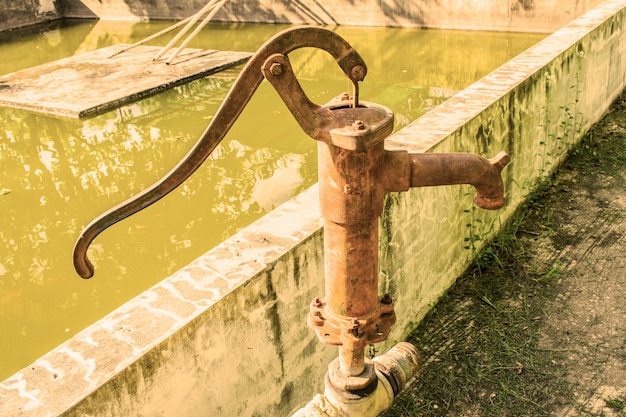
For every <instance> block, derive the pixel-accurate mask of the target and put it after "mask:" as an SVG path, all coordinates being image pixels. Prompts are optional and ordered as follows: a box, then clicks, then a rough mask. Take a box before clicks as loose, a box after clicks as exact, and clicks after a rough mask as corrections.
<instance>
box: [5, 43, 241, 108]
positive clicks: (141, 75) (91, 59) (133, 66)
mask: <svg viewBox="0 0 626 417" xmlns="http://www.w3.org/2000/svg"><path fill="white" fill-rule="evenodd" d="M125 46H126V45H114V46H110V47H107V48H102V49H97V50H95V51H92V52H87V53H84V54H80V55H75V56H72V57H69V58H64V59H61V60H58V61H54V62H50V63H48V64H44V65H39V66H37V67H33V68H28V69H25V70H21V71H18V72H14V73H12V74H7V75H4V76H2V77H0V105H2V106H7V107H14V108H20V109H25V110H31V111H36V112H40V113H47V114H53V115H57V116H65V117H74V118H81V117H87V116H93V115H96V114H100V113H104V112H106V111H109V110H111V109H113V108H116V107H119V106H121V105H124V104H127V103H129V102H131V101H136V100H139V99H142V98H145V97H147V96H150V95H153V94H156V93H158V92H160V91H163V90H165V89H168V88H172V87H174V86H177V85H180V84H183V83H186V82H189V81H191V80H194V79H197V78H201V77H204V76H207V75H210V74H213V73H216V72H219V71H222V70H224V69H227V68H230V67H233V66H235V65H238V64H241V63H243V62H245V61H246V60H247V59H248V58H249V57H250V56H251V54H250V53H248V52H230V51H210V50H202V49H185V50H183V51H182V52H181V53H180V55H179V56H178V57H177V58H176V59H175V60H174V61H173V62H172V63H171V64H170V65H167V64H165V61H164V60H158V61H153V58H154V57H155V56H156V54H157V52H158V51H159V50H160V49H161V48H159V47H156V46H144V45H141V46H138V47H136V48H133V49H131V50H129V51H126V52H124V53H122V54H119V55H117V56H115V57H113V58H110V57H111V55H113V54H114V53H115V52H117V51H120V50H121V49H122V48H124V47H125Z"/></svg>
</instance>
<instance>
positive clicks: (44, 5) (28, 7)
mask: <svg viewBox="0 0 626 417" xmlns="http://www.w3.org/2000/svg"><path fill="white" fill-rule="evenodd" d="M62 16H63V9H62V5H61V1H60V0H20V1H16V0H0V32H2V31H3V30H9V29H15V28H19V27H23V26H28V25H33V24H37V23H42V22H47V21H50V20H56V19H60V18H61V17H62Z"/></svg>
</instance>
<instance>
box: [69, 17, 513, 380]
mask: <svg viewBox="0 0 626 417" xmlns="http://www.w3.org/2000/svg"><path fill="white" fill-rule="evenodd" d="M305 46H307V47H315V48H320V49H323V50H325V51H328V52H329V53H330V54H331V55H333V57H334V58H335V59H336V61H337V63H338V64H339V66H340V67H341V68H342V70H343V72H344V73H345V74H346V76H347V77H348V79H350V80H351V82H352V83H353V85H354V94H353V96H349V95H348V94H345V93H344V94H342V95H341V96H339V97H337V98H336V99H335V100H333V101H331V102H330V103H328V104H326V105H324V106H320V105H317V104H315V103H313V102H312V101H310V100H309V98H308V97H307V96H306V94H305V93H304V91H303V90H302V87H301V86H300V84H299V83H298V80H297V79H296V77H295V75H294V73H293V69H292V67H291V64H290V63H289V58H288V56H287V54H288V53H289V52H291V51H293V50H294V49H297V48H301V47H305ZM366 68H367V67H366V66H365V63H364V62H363V60H362V59H361V57H360V56H359V55H358V53H356V51H354V50H353V49H352V48H351V47H350V45H349V44H348V43H347V42H346V41H345V40H343V39H341V38H340V37H339V36H337V35H336V34H334V33H333V32H330V31H328V30H325V29H321V28H316V27H305V28H296V29H291V30H287V31H284V32H282V33H280V34H278V35H276V36H275V37H273V38H272V39H270V40H269V41H268V42H267V43H266V44H265V45H264V46H262V47H261V49H259V51H258V52H257V53H256V54H255V55H254V56H253V57H252V58H251V59H250V60H249V61H248V64H247V65H246V67H245V68H244V69H243V71H242V73H241V75H240V76H239V78H238V79H237V81H236V82H235V84H234V85H233V87H232V89H231V91H230V93H229V94H228V96H227V97H226V99H225V101H224V103H223V104H222V106H221V107H220V109H219V110H218V112H217V114H216V116H215V117H214V119H213V121H212V123H211V124H210V125H209V127H208V128H207V130H206V131H205V132H204V134H203V135H202V137H201V138H200V140H199V141H198V142H197V144H196V145H195V146H194V148H193V149H192V150H191V151H190V152H189V153H188V154H187V156H186V157H185V158H184V159H183V160H182V161H181V162H180V163H179V164H178V165H177V166H176V167H175V168H174V169H173V170H172V171H171V172H170V173H169V174H168V175H166V176H165V177H164V178H163V179H162V180H160V181H159V182H157V183H156V184H155V185H153V186H152V187H150V188H148V189H147V190H146V191H144V192H142V193H140V194H139V195H137V196H136V197H133V198H131V199H130V200H128V201H126V202H124V203H122V204H120V205H119V206H117V207H115V208H113V209H111V210H110V211H109V212H107V213H105V214H103V215H102V216H100V217H99V218H97V219H96V220H94V221H93V222H92V223H91V224H90V225H89V226H87V228H86V229H85V230H84V231H83V233H82V235H81V236H80V238H79V239H78V242H77V244H76V247H75V251H74V263H75V266H76V270H77V271H78V273H79V274H80V275H81V276H83V277H85V278H87V277H90V276H91V275H92V274H93V267H92V266H91V265H90V264H89V261H88V259H87V256H86V253H87V248H88V246H89V244H90V243H91V241H92V240H93V239H94V238H95V237H96V236H97V235H98V234H99V233H100V232H101V231H102V230H104V229H105V228H107V227H109V226H110V225H112V224H114V223H115V222H117V221H119V220H121V219H123V218H125V217H127V216H129V215H131V214H133V213H135V212H137V211H139V210H141V209H143V208H145V207H147V206H149V205H150V204H152V203H154V202H156V201H157V200H159V199H160V198H162V197H163V196H165V195H166V194H167V193H169V192H170V191H172V190H173V189H174V188H176V187H177V186H178V185H180V184H181V183H182V182H183V181H185V180H186V179H187V178H188V177H189V176H190V175H191V174H192V173H193V172H194V171H195V170H196V169H197V168H198V167H199V166H200V165H201V164H202V163H203V161H204V160H205V159H206V158H207V157H208V156H209V154H210V153H211V152H212V151H213V149H215V147H216V146H217V144H218V143H219V142H220V141H221V140H222V139H223V137H224V136H225V134H226V132H228V130H229V129H230V127H231V126H232V125H233V123H234V122H235V120H236V119H237V117H238V116H239V114H240V113H241V112H242V111H243V108H244V107H245V105H246V103H247V102H248V101H249V100H250V98H251V97H252V95H253V93H254V91H255V90H256V88H257V87H258V85H259V84H260V83H261V81H262V79H263V78H266V79H267V80H268V81H269V82H270V83H271V84H272V85H273V86H274V88H275V89H276V91H277V92H278V94H279V95H280V96H281V98H282V99H283V101H284V102H285V103H286V105H287V107H288V108H289V110H290V112H291V113H292V115H293V116H294V118H295V119H296V120H297V122H298V123H299V125H300V127H301V128H302V129H303V130H304V131H305V132H306V133H307V134H308V135H309V136H311V137H312V138H313V139H315V140H317V141H318V150H319V152H318V164H319V170H318V171H319V190H320V211H321V214H322V216H323V218H324V271H325V288H326V294H325V298H319V297H318V298H315V299H314V300H313V301H312V302H311V305H310V312H309V316H308V324H309V326H310V327H311V328H312V329H313V330H314V331H315V333H316V335H317V337H318V338H319V339H320V340H321V341H322V342H324V343H327V344H330V345H336V346H339V357H338V360H337V361H336V362H334V363H333V364H332V365H331V368H332V369H329V375H330V378H331V379H332V383H333V384H334V385H335V386H339V388H341V389H345V390H354V389H365V388H366V387H365V385H363V384H371V383H372V378H371V374H372V367H371V364H369V365H368V363H367V361H366V360H365V348H366V346H367V345H369V344H372V343H377V342H382V341H384V340H386V339H387V337H388V335H389V332H390V331H391V327H392V326H393V324H394V323H395V321H396V316H395V312H394V304H393V300H392V298H391V296H390V295H389V294H385V295H384V296H383V297H380V296H379V294H378V240H379V233H378V218H379V216H380V215H381V214H382V211H383V202H384V197H385V194H386V193H388V192H401V191H407V190H408V189H409V188H411V187H426V186H438V185H452V184H471V185H473V186H474V187H475V188H476V190H477V194H476V198H475V202H476V204H477V205H478V206H480V207H483V208H486V209H496V208H500V207H502V206H503V205H504V187H503V183H502V179H501V177H500V172H501V171H502V169H503V168H504V166H505V165H506V164H507V163H508V161H509V157H508V155H507V154H506V153H505V152H501V153H500V154H498V155H497V156H496V157H494V158H492V159H485V158H482V157H480V156H477V155H472V154H461V153H450V154H417V153H408V152H406V151H389V150H386V149H385V138H387V136H388V135H389V134H390V133H391V131H392V130H393V113H392V112H391V110H389V109H388V108H386V107H384V106H381V105H378V104H375V103H368V102H362V101H360V100H359V99H358V82H359V81H362V80H363V78H364V77H365V75H366V73H367V69H366ZM364 376H365V377H364ZM374 380H375V378H374Z"/></svg>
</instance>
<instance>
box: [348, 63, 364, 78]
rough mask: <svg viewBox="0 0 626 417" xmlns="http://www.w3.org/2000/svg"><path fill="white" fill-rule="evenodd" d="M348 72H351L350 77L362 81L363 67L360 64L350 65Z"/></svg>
mask: <svg viewBox="0 0 626 417" xmlns="http://www.w3.org/2000/svg"><path fill="white" fill-rule="evenodd" d="M350 73H351V74H352V78H354V79H355V80H357V81H363V78H365V68H363V67H362V66H360V65H355V66H354V67H352V70H351V71H350Z"/></svg>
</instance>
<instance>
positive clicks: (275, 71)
mask: <svg viewBox="0 0 626 417" xmlns="http://www.w3.org/2000/svg"><path fill="white" fill-rule="evenodd" d="M270 72H271V73H272V75H274V76H276V77H278V76H279V75H281V74H282V73H283V64H281V63H279V62H274V63H273V64H272V66H270Z"/></svg>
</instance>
